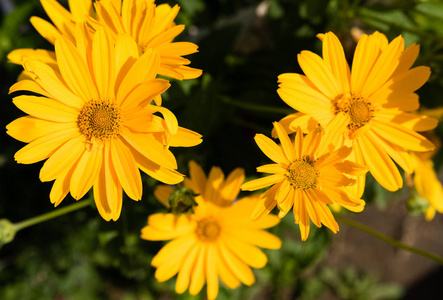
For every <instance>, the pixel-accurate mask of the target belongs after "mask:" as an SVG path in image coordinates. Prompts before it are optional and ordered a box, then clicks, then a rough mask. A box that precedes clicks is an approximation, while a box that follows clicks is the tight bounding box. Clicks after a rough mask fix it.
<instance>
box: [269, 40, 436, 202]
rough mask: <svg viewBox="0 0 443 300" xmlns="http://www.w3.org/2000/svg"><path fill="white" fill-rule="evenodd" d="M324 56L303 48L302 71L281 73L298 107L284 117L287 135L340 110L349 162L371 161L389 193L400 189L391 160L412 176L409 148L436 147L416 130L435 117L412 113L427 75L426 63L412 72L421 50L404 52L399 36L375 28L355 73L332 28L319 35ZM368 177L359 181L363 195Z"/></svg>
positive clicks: (286, 93) (359, 52)
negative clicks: (390, 37) (388, 35)
mask: <svg viewBox="0 0 443 300" xmlns="http://www.w3.org/2000/svg"><path fill="white" fill-rule="evenodd" d="M319 37H320V39H321V40H322V41H323V58H321V57H320V56H318V55H316V54H314V53H312V52H310V51H302V52H301V53H300V54H299V55H298V62H299V64H300V67H301V69H302V70H303V72H304V73H305V75H300V74H293V73H287V74H282V75H280V76H279V77H278V80H279V83H280V86H279V89H278V94H279V95H280V97H281V98H282V99H283V101H285V102H286V103H287V104H288V105H290V106H291V107H293V108H294V109H295V110H297V111H298V113H296V114H292V115H289V116H287V117H286V118H284V119H283V120H281V124H282V125H283V126H284V128H285V129H286V130H287V131H288V132H289V133H290V132H294V131H295V129H296V128H297V127H298V126H302V127H303V129H304V130H306V129H307V128H306V127H309V126H311V127H312V125H315V123H316V122H319V123H320V124H321V125H322V126H325V125H326V124H328V123H329V122H330V121H331V120H333V119H334V118H336V116H337V115H338V114H339V113H340V112H342V113H344V114H346V115H348V116H349V117H350V121H349V123H348V126H347V127H346V128H345V130H344V135H343V139H342V142H341V145H353V151H352V153H351V155H350V156H349V157H348V159H350V160H352V161H355V162H358V163H360V164H364V165H367V166H368V168H369V171H370V172H371V174H372V175H373V176H374V178H375V179H376V180H377V181H378V182H379V183H380V184H381V185H382V186H383V187H385V188H386V189H387V190H389V191H395V190H397V189H399V188H400V187H402V185H403V181H402V177H401V175H400V173H399V171H398V169H397V167H396V165H395V163H394V162H393V160H394V161H395V162H396V163H397V164H398V165H399V166H400V167H401V168H403V170H405V172H406V173H409V174H410V173H412V171H413V163H412V159H411V156H410V155H409V153H408V151H409V150H411V151H429V150H431V149H432V148H433V144H432V143H431V142H429V141H428V140H427V139H426V138H424V137H423V136H421V135H420V134H418V133H417V132H416V131H425V130H429V129H432V128H433V127H435V126H436V124H437V122H436V120H434V119H432V118H428V117H426V116H421V115H418V114H414V113H411V112H408V111H413V110H416V109H417V108H418V107H419V101H418V96H417V94H415V93H414V92H415V91H416V90H417V89H418V88H420V87H421V86H422V85H423V84H424V83H425V82H426V81H427V79H428V78H429V75H430V70H429V68H428V67H424V66H419V67H415V68H412V69H411V66H412V65H413V63H414V61H415V60H416V58H417V56H418V52H419V46H418V45H416V44H413V45H411V46H409V47H408V48H406V49H404V41H403V38H402V37H401V36H399V37H397V38H396V39H394V40H393V41H392V42H391V43H388V40H387V38H386V37H385V36H384V35H383V34H381V33H378V32H375V33H374V34H372V35H365V34H364V35H362V37H361V39H360V40H359V42H358V45H357V48H356V50H355V54H354V59H353V63H352V72H351V71H350V69H349V66H348V64H347V62H346V58H345V54H344V51H343V47H342V46H341V44H340V42H339V40H338V38H337V37H336V36H335V35H334V34H333V33H332V32H328V33H326V34H322V35H319ZM363 188H364V177H362V178H360V180H358V182H357V185H356V186H355V192H356V195H359V196H361V195H362V193H363Z"/></svg>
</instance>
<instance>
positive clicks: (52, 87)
mask: <svg viewBox="0 0 443 300" xmlns="http://www.w3.org/2000/svg"><path fill="white" fill-rule="evenodd" d="M24 67H25V69H26V70H27V71H29V72H32V73H34V74H35V75H37V77H36V78H35V82H36V83H37V84H38V85H39V86H40V87H41V88H43V89H44V90H45V91H46V92H48V93H49V94H51V95H52V98H53V99H56V100H57V101H59V102H61V103H64V104H65V105H67V106H71V107H75V108H78V109H80V108H82V107H83V105H84V103H85V101H86V99H83V98H80V97H79V95H75V94H73V93H72V92H71V90H70V89H69V88H68V87H67V86H66V84H65V83H64V82H63V81H62V78H61V75H60V74H59V73H58V72H56V71H55V70H54V69H52V68H51V67H49V66H48V65H46V64H44V63H42V62H40V61H37V60H27V61H25V63H24Z"/></svg>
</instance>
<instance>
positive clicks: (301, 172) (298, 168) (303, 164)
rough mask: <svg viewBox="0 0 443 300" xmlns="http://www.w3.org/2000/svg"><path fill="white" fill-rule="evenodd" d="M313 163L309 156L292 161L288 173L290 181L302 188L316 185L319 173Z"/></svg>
mask: <svg viewBox="0 0 443 300" xmlns="http://www.w3.org/2000/svg"><path fill="white" fill-rule="evenodd" d="M313 164H314V162H313V161H312V160H311V158H310V157H308V156H305V157H304V158H302V159H299V160H296V161H294V162H292V163H291V164H290V165H289V167H288V173H287V175H286V176H287V177H288V180H289V183H290V184H291V185H292V186H293V187H295V188H297V189H301V190H307V189H310V188H311V187H315V185H316V183H317V178H318V174H319V173H318V171H317V169H316V168H315V167H314V165H313Z"/></svg>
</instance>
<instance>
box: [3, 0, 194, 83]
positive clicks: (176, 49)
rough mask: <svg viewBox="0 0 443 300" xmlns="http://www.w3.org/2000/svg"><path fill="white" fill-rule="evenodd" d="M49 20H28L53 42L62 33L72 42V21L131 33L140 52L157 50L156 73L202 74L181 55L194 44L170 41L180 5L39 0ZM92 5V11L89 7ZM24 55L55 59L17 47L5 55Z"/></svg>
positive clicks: (18, 59) (17, 59)
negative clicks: (61, 2) (66, 4)
mask: <svg viewBox="0 0 443 300" xmlns="http://www.w3.org/2000/svg"><path fill="white" fill-rule="evenodd" d="M40 2H41V4H42V6H43V8H44V9H45V11H46V13H47V14H48V16H49V18H50V19H51V20H52V22H53V24H51V23H49V22H48V21H46V20H44V19H42V18H39V17H32V18H31V23H32V25H33V26H34V27H35V29H36V30H37V31H38V32H39V33H40V35H41V36H42V37H44V38H45V39H47V40H48V41H49V42H50V43H52V44H54V42H55V40H56V39H57V38H58V37H59V36H60V35H63V36H65V37H67V38H68V39H69V40H70V41H71V42H73V43H75V30H76V23H82V22H87V23H88V24H89V25H90V27H91V28H93V29H94V30H97V29H98V28H100V27H103V28H105V29H106V30H109V32H110V33H111V36H112V37H113V38H114V39H115V38H116V37H117V36H118V34H120V33H126V34H128V35H130V36H132V37H133V38H134V39H135V41H136V42H137V44H138V47H139V51H140V52H141V53H143V52H145V51H147V50H148V49H154V50H156V51H158V52H159V54H160V61H161V63H160V67H159V69H158V74H160V75H164V76H167V77H170V78H175V79H179V80H182V79H192V78H197V77H199V76H200V75H201V74H202V71H201V70H199V69H194V68H190V67H188V66H187V65H188V64H190V61H189V60H188V59H185V58H183V57H182V56H184V55H189V54H192V53H195V52H197V51H198V50H197V49H198V46H197V45H195V44H193V43H190V42H172V41H173V39H174V38H175V37H176V36H178V35H179V34H180V33H181V32H182V31H183V30H184V28H185V26H184V25H176V24H175V23H174V19H175V17H176V16H177V13H178V11H179V10H180V7H179V6H178V5H175V6H174V7H172V8H171V7H170V6H169V5H168V4H162V5H158V6H156V5H155V3H154V1H153V0H123V1H121V0H100V1H95V2H94V4H92V2H93V1H91V0H69V7H70V11H68V10H67V9H65V8H64V7H63V6H62V5H61V4H60V3H58V2H57V1H56V0H40ZM93 7H94V8H95V11H94V10H93ZM24 57H30V58H36V59H39V60H42V61H45V62H47V63H55V61H54V60H53V58H54V55H53V53H52V51H46V50H37V51H36V50H33V49H18V50H15V51H13V52H11V53H10V54H9V55H8V59H9V60H10V61H11V62H13V63H16V64H21V63H22V60H23V58H24Z"/></svg>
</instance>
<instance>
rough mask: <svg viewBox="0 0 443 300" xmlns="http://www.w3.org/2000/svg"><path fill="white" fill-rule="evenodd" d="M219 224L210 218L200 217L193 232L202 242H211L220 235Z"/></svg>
mask: <svg viewBox="0 0 443 300" xmlns="http://www.w3.org/2000/svg"><path fill="white" fill-rule="evenodd" d="M220 231H221V228H220V224H218V222H216V221H215V220H214V219H212V218H206V219H202V220H200V221H198V222H197V228H196V229H195V233H196V234H197V236H198V238H199V239H200V240H201V241H204V242H213V241H215V240H216V239H217V238H218V237H219V235H220Z"/></svg>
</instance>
